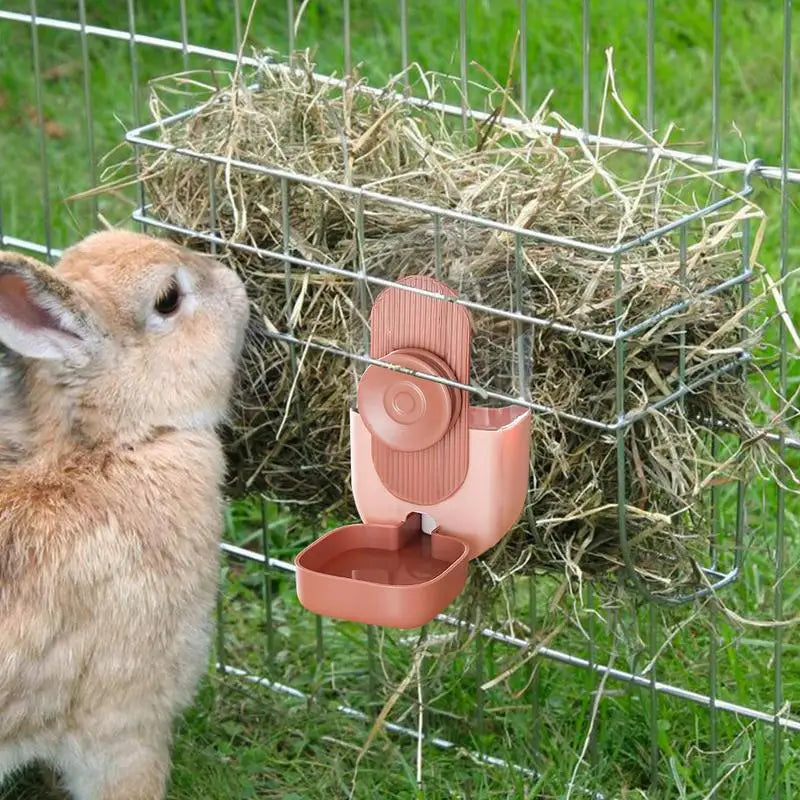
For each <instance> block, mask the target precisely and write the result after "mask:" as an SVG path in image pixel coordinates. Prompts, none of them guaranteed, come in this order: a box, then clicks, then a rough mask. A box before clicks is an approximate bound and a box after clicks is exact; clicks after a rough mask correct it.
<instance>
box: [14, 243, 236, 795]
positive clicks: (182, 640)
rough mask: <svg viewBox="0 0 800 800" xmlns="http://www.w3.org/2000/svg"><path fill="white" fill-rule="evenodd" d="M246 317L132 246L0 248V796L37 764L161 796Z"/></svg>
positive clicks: (206, 623) (203, 615) (187, 696)
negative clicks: (32, 251)
mask: <svg viewBox="0 0 800 800" xmlns="http://www.w3.org/2000/svg"><path fill="white" fill-rule="evenodd" d="M165 312H166V313H165ZM248 316H249V315H248V302H247V297H246V294H245V290H244V287H243V284H242V282H241V281H240V279H239V278H238V277H237V276H236V275H235V273H234V272H233V271H231V270H229V269H227V268H226V267H223V266H222V265H221V264H220V263H218V262H217V261H215V260H213V259H212V258H210V257H208V256H201V255H199V254H195V253H192V252H190V251H187V250H185V249H183V248H181V247H179V246H177V245H175V244H173V243H171V242H167V241H165V240H161V239H154V238H151V237H148V236H145V235H142V234H137V233H129V232H123V231H106V232H102V233H98V234H94V235H92V236H90V237H88V238H87V239H84V240H83V241H82V242H80V243H79V244H77V245H76V246H74V247H72V248H70V249H68V250H67V251H66V252H65V253H64V255H63V257H62V259H61V261H60V262H59V263H58V264H57V265H56V267H55V268H54V269H51V268H49V267H47V266H45V265H42V264H39V263H38V262H35V261H33V260H32V259H29V258H26V257H24V256H20V255H16V254H11V253H0V343H2V345H4V346H5V347H6V348H7V350H8V351H10V353H11V355H10V356H8V355H6V356H4V357H3V360H2V364H1V365H0V391H2V392H3V396H2V397H0V783H1V782H2V778H3V776H4V775H6V774H8V773H9V772H11V771H13V770H15V769H17V768H18V767H20V766H22V765H24V764H26V763H27V762H30V761H34V760H36V761H39V762H43V763H45V764H48V765H51V766H52V767H53V768H54V769H55V770H56V771H57V772H58V774H59V775H61V777H62V779H63V784H64V788H65V789H66V790H67V791H68V792H69V794H70V796H71V797H73V798H74V799H75V800H162V798H163V797H164V795H165V792H166V785H167V781H168V776H169V768H170V754H169V751H170V737H171V728H172V723H173V721H174V718H175V716H176V715H177V714H178V713H179V712H180V711H181V710H182V709H183V708H185V707H186V706H187V705H188V704H189V702H190V701H191V698H192V696H193V693H194V691H195V688H196V685H197V683H198V681H199V679H200V677H201V676H202V674H203V673H204V671H205V669H206V666H207V659H208V651H209V645H210V637H211V630H212V625H213V622H212V609H213V605H214V602H215V597H216V591H217V584H218V575H219V571H218V570H219V565H218V558H219V556H218V553H219V550H218V547H219V541H220V538H221V534H222V525H223V498H222V484H223V480H224V472H225V464H224V458H223V452H222V447H221V443H220V440H219V437H218V435H217V432H216V429H217V426H218V425H219V423H220V422H221V421H222V420H223V419H224V417H225V414H226V410H227V406H228V403H229V400H230V394H231V391H232V385H233V380H234V376H235V373H236V369H237V365H238V361H239V357H240V354H241V350H242V346H243V339H244V333H245V329H246V327H247V322H248Z"/></svg>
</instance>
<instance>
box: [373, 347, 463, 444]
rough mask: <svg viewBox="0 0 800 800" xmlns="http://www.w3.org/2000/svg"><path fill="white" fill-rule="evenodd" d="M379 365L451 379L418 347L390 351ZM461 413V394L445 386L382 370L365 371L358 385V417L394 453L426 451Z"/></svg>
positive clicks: (438, 361)
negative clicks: (383, 363)
mask: <svg viewBox="0 0 800 800" xmlns="http://www.w3.org/2000/svg"><path fill="white" fill-rule="evenodd" d="M381 361H384V362H386V363H387V364H394V365H396V366H398V367H403V368H405V369H411V370H414V371H416V372H425V373H428V374H430V375H434V376H437V377H440V378H446V379H449V380H452V381H454V380H455V373H454V372H453V371H452V370H451V369H450V367H449V366H448V365H447V363H446V362H445V361H443V360H442V359H441V358H439V356H437V355H435V354H433V353H431V352H429V351H427V350H420V349H417V348H403V349H400V350H394V351H393V352H391V353H389V354H388V355H387V356H384V357H383V358H382V359H381ZM460 411H461V394H460V392H459V391H458V390H457V389H455V388H453V387H450V386H445V384H443V383H436V382H435V381H431V380H427V379H425V378H417V377H416V376H414V375H406V374H403V373H402V372H394V371H392V370H390V369H386V368H385V367H379V366H376V365H371V366H369V367H367V369H366V371H365V372H364V375H363V376H362V378H361V381H360V382H359V384H358V413H359V414H360V415H361V418H362V419H363V421H364V425H365V426H366V427H367V430H368V431H369V432H370V433H371V434H372V435H373V436H374V437H375V438H377V439H380V440H381V441H382V442H383V443H384V444H385V445H387V446H388V447H391V448H392V449H394V450H401V451H404V452H413V451H418V450H425V449H427V448H428V447H431V446H433V445H434V444H436V442H438V441H439V440H440V439H441V438H442V437H443V436H444V435H445V434H446V433H447V432H448V431H449V430H450V428H451V427H452V425H453V423H454V422H455V420H456V419H457V418H458V415H459V412H460Z"/></svg>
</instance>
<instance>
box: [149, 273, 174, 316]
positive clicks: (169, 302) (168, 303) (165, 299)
mask: <svg viewBox="0 0 800 800" xmlns="http://www.w3.org/2000/svg"><path fill="white" fill-rule="evenodd" d="M180 305H181V290H180V287H179V286H178V283H177V281H174V280H173V281H171V282H170V284H169V286H168V287H167V288H166V290H165V291H164V292H163V293H162V294H161V295H160V296H159V297H158V298H157V300H156V302H155V306H154V308H155V310H156V311H157V312H158V313H159V314H161V316H162V317H170V316H172V315H173V314H174V313H175V312H176V311H177V310H178V308H180Z"/></svg>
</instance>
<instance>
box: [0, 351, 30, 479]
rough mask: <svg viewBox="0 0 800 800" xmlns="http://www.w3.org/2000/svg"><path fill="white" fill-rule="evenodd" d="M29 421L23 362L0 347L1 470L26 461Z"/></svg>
mask: <svg viewBox="0 0 800 800" xmlns="http://www.w3.org/2000/svg"><path fill="white" fill-rule="evenodd" d="M28 438H29V419H28V416H27V409H26V408H25V401H24V398H23V396H22V391H21V387H20V375H19V358H18V357H17V356H16V354H15V353H12V352H10V351H8V350H6V349H5V348H3V347H2V346H0V466H2V465H4V464H12V463H14V462H16V461H18V460H19V459H20V458H22V457H23V455H24V453H25V449H26V443H27V441H28Z"/></svg>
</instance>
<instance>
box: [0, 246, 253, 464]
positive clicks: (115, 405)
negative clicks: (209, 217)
mask: <svg viewBox="0 0 800 800" xmlns="http://www.w3.org/2000/svg"><path fill="white" fill-rule="evenodd" d="M247 309H248V302H247V297H246V293H245V290H244V286H243V284H242V282H241V281H240V279H239V278H238V277H237V276H236V274H235V273H234V272H233V271H232V270H230V269H228V268H226V267H224V266H222V265H221V264H220V263H219V262H217V261H215V260H214V259H213V258H211V257H209V256H206V255H200V254H197V253H193V252H191V251H189V250H186V249H184V248H182V247H180V246H178V245H176V244H174V243H171V242H168V241H165V240H161V239H154V238H152V237H149V236H145V235H143V234H138V233H132V232H126V231H105V232H102V233H97V234H94V235H92V236H90V237H88V238H87V239H84V240H83V241H82V242H80V243H79V244H77V245H75V246H74V247H72V248H70V249H68V250H66V251H65V253H64V255H63V257H62V258H61V260H60V262H59V263H58V264H57V265H56V267H55V268H54V269H51V268H49V267H47V266H45V265H43V264H39V263H38V262H35V261H33V260H32V259H29V258H25V257H23V256H19V255H15V254H10V253H0V342H2V343H3V344H4V345H5V346H6V347H7V348H9V349H10V350H11V351H13V352H14V353H16V354H17V355H18V356H21V359H20V363H21V369H22V372H23V375H22V378H21V379H22V382H23V383H24V386H25V395H26V397H27V400H28V404H29V415H30V419H31V427H32V431H33V432H32V436H33V437H34V438H35V439H37V441H36V443H35V444H36V446H38V447H41V446H43V445H47V446H49V447H50V448H53V446H56V449H58V447H57V446H58V444H59V443H62V444H66V445H67V446H69V447H74V446H75V445H76V443H81V442H82V443H85V444H88V445H92V444H96V443H97V442H100V441H109V440H111V441H120V442H122V441H136V440H140V439H141V438H143V437H147V436H148V435H149V434H150V432H152V431H153V430H159V429H180V430H182V429H193V428H213V427H214V426H216V425H217V424H218V423H219V422H220V421H221V420H222V419H223V418H224V415H225V413H226V407H227V404H228V400H229V397H230V394H231V389H232V385H233V380H234V376H235V372H236V366H237V362H238V359H239V356H240V353H241V349H242V346H243V341H244V332H245V328H246V325H247V321H248V310H247ZM42 439H44V440H46V441H42Z"/></svg>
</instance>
